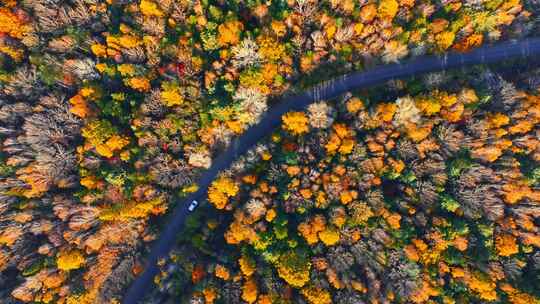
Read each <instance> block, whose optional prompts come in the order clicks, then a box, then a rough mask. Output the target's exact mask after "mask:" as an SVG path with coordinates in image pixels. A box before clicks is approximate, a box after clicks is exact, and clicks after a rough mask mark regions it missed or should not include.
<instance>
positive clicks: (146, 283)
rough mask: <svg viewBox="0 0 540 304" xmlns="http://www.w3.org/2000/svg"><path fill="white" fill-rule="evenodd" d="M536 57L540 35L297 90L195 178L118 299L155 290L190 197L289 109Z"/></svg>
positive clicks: (202, 195)
mask: <svg viewBox="0 0 540 304" xmlns="http://www.w3.org/2000/svg"><path fill="white" fill-rule="evenodd" d="M520 57H521V58H524V59H533V58H540V38H528V39H524V40H520V41H508V42H503V43H500V44H497V45H493V46H485V47H481V48H477V49H475V50H473V51H470V52H468V53H447V54H443V55H431V56H422V57H417V58H415V59H412V60H409V61H407V62H404V63H396V64H390V65H383V66H378V67H375V68H373V69H371V70H368V71H362V72H353V73H350V74H346V75H343V76H340V77H337V78H333V79H330V80H328V81H325V82H322V83H320V84H319V85H316V86H314V87H312V88H310V89H307V90H306V91H304V92H303V93H301V94H298V95H292V96H287V97H284V98H283V99H282V100H281V101H280V102H279V103H277V104H276V105H275V106H273V107H271V108H270V110H269V111H268V112H267V113H266V114H265V115H264V116H263V118H262V119H261V121H260V122H259V123H258V124H256V125H254V126H252V127H251V128H249V129H248V130H247V131H246V132H245V133H244V134H243V135H241V136H240V137H238V138H236V139H235V140H234V141H233V142H232V143H231V145H230V146H229V148H228V149H227V150H225V152H224V153H222V154H221V155H220V156H219V157H217V158H216V159H214V160H213V164H212V166H211V167H210V168H209V169H208V170H207V171H205V172H204V173H203V174H202V175H201V177H200V179H199V180H198V186H199V189H198V191H196V192H194V193H192V194H191V195H189V196H187V197H186V198H184V200H183V201H180V202H178V204H176V207H175V209H174V211H173V213H172V215H171V218H170V222H169V223H168V224H167V226H166V227H165V228H164V230H163V232H162V233H161V234H160V237H159V239H158V240H156V241H155V243H154V244H153V247H152V248H151V251H150V254H149V255H148V258H147V262H146V265H145V270H144V271H143V272H142V273H141V274H140V275H139V276H138V277H137V278H136V279H135V280H134V281H133V283H132V284H131V286H130V288H129V289H128V291H127V293H126V294H125V296H124V299H123V301H122V303H124V304H137V303H139V301H141V300H142V299H143V297H144V295H145V294H146V293H147V292H149V291H150V290H151V289H152V288H153V284H154V283H153V279H154V277H155V276H156V275H157V274H158V272H159V267H158V265H157V262H158V261H159V260H160V259H161V258H165V257H166V256H167V255H168V254H169V252H170V251H171V249H172V248H173V247H174V245H175V240H176V235H177V234H178V233H179V232H180V231H181V229H182V227H183V225H184V222H185V220H186V218H187V216H188V215H189V213H190V212H189V211H188V206H189V204H190V203H191V202H192V201H193V200H197V201H199V202H202V201H204V200H205V199H206V195H207V188H208V186H209V185H210V183H211V182H212V181H213V180H214V179H215V178H216V176H217V175H218V174H219V172H221V171H223V170H225V169H227V168H228V167H229V166H230V165H231V164H232V163H233V161H234V160H236V158H237V157H238V156H240V155H242V154H244V153H245V152H247V151H248V150H249V149H250V148H251V147H253V146H254V145H255V144H256V143H257V142H258V141H259V140H261V139H262V138H263V137H264V136H266V135H268V134H269V133H270V132H271V131H272V130H274V129H275V128H276V127H278V126H279V125H280V123H281V116H282V115H283V114H285V113H287V112H289V111H299V110H302V109H305V108H306V107H307V106H308V105H309V104H311V103H314V102H317V101H321V100H328V99H332V98H335V97H337V96H339V95H341V94H343V93H345V92H347V91H350V90H354V89H360V88H366V87H369V86H373V85H376V84H380V83H384V82H385V81H388V80H391V79H397V78H403V77H407V76H413V75H418V74H424V73H429V72H434V71H439V70H445V69H452V68H458V67H463V66H471V65H476V64H491V63H497V62H500V61H503V60H507V59H514V58H516V59H517V58H520Z"/></svg>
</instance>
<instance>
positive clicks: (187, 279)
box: [149, 67, 540, 304]
mask: <svg viewBox="0 0 540 304" xmlns="http://www.w3.org/2000/svg"><path fill="white" fill-rule="evenodd" d="M516 72H518V73H520V74H521V79H520V80H519V81H518V82H517V83H513V82H510V81H508V80H506V79H505V78H504V77H503V76H501V75H500V74H498V73H496V72H494V71H492V70H490V69H488V68H485V67H482V68H477V69H470V70H466V71H453V72H451V73H445V72H442V73H435V74H430V75H427V76H426V77H424V78H423V79H416V80H409V81H395V82H391V83H389V84H388V85H387V89H386V91H384V96H381V90H380V89H381V88H377V89H374V90H371V91H364V92H361V93H359V94H347V95H346V96H343V97H341V98H339V99H337V100H334V101H331V102H319V103H315V104H312V105H311V106H309V107H308V108H307V109H306V111H303V112H290V113H288V114H286V115H284V116H283V124H282V128H281V129H280V130H275V131H274V132H273V133H272V134H271V135H270V136H269V138H268V139H266V140H264V141H262V142H261V143H260V144H259V145H258V146H257V147H256V148H254V149H253V150H252V151H250V153H248V154H247V155H246V156H244V157H243V158H242V159H241V160H239V161H238V162H237V163H236V164H235V165H234V166H233V167H232V168H231V169H230V170H229V171H227V172H224V173H223V175H222V176H221V177H220V178H218V179H217V180H216V181H215V182H214V183H213V184H212V186H211V187H210V189H209V191H208V195H209V203H210V204H209V206H207V207H206V209H204V210H201V211H200V213H199V214H198V215H196V217H195V218H193V219H191V221H190V222H188V223H187V225H186V230H187V231H189V232H190V233H189V234H185V235H183V236H182V237H181V238H180V239H179V243H178V247H177V249H176V250H175V252H174V253H172V254H171V256H170V259H169V260H168V261H167V262H164V263H163V265H162V273H161V275H160V276H159V278H158V279H157V282H158V284H159V286H160V290H161V294H160V295H159V296H156V295H152V297H153V298H168V299H169V300H170V302H168V303H178V302H180V303H211V302H215V303H244V302H247V303H312V304H314V303H490V302H495V303H539V302H540V285H539V284H538V282H539V279H540V233H539V232H540V230H539V229H540V222H539V220H540V212H539V211H540V209H539V206H540V205H539V203H540V166H539V164H540V133H539V132H540V128H539V127H540V125H539V122H540V112H539V109H540V88H539V85H540V82H539V80H540V78H539V77H540V69H538V68H536V69H535V70H534V71H532V72H525V71H519V70H514V71H512V72H511V73H508V75H507V76H510V75H515V74H514V73H516ZM385 96H386V97H385ZM385 98H387V99H385ZM186 291H188V292H186ZM167 295H168V297H167ZM149 303H152V301H150V302H149Z"/></svg>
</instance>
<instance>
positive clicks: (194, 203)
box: [188, 200, 199, 212]
mask: <svg viewBox="0 0 540 304" xmlns="http://www.w3.org/2000/svg"><path fill="white" fill-rule="evenodd" d="M197 206H199V202H197V201H195V200H194V201H192V202H191V204H189V207H188V211H189V212H193V210H195V208H197Z"/></svg>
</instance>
